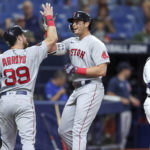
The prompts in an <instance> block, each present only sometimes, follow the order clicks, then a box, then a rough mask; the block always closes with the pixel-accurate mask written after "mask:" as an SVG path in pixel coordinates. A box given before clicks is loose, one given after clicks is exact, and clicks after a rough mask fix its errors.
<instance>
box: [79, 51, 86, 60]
mask: <svg viewBox="0 0 150 150" xmlns="http://www.w3.org/2000/svg"><path fill="white" fill-rule="evenodd" d="M84 55H85V52H84V51H82V52H81V55H80V57H81V58H82V59H83V57H84Z"/></svg>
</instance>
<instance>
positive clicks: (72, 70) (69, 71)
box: [64, 64, 77, 74]
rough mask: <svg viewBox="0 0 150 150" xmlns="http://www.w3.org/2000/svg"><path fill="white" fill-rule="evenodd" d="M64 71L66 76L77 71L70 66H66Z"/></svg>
mask: <svg viewBox="0 0 150 150" xmlns="http://www.w3.org/2000/svg"><path fill="white" fill-rule="evenodd" d="M64 70H65V72H66V73H67V74H74V73H76V71H77V67H75V66H74V65H72V64H66V65H65V67H64Z"/></svg>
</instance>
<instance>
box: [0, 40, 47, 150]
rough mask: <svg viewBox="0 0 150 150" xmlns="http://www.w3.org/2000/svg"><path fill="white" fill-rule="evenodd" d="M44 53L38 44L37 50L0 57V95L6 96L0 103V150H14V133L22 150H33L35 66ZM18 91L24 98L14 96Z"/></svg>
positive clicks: (16, 52)
mask: <svg viewBox="0 0 150 150" xmlns="http://www.w3.org/2000/svg"><path fill="white" fill-rule="evenodd" d="M47 52H48V50H47V46H46V44H45V42H42V44H41V45H40V46H32V47H29V48H26V49H17V50H15V49H14V50H7V51H6V52H4V53H3V54H2V55H0V73H1V86H2V89H1V92H2V93H3V92H6V94H3V95H2V96H1V99H0V130H1V134H2V141H3V143H2V148H1V150H14V147H15V142H16V135H17V131H18V130H19V135H20V137H21V143H22V150H35V148H34V144H35V134H36V117H35V109H34V103H33V91H34V86H35V81H36V77H37V73H38V70H39V65H40V63H41V62H42V60H43V59H44V58H45V57H46V56H47ZM19 91H22V92H23V93H26V94H21V92H20V93H18V94H17V92H19ZM24 91H26V92H24Z"/></svg>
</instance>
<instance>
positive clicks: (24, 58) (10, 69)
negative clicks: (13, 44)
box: [0, 42, 47, 93]
mask: <svg viewBox="0 0 150 150" xmlns="http://www.w3.org/2000/svg"><path fill="white" fill-rule="evenodd" d="M46 57H47V46H46V44H45V43H44V42H42V44H41V45H40V46H32V47H29V48H26V49H20V50H15V49H14V50H7V51H6V52H4V53H3V54H2V55H1V56H0V64H1V65H0V73H1V92H4V91H8V90H16V89H27V90H29V91H31V92H32V93H33V91H34V86H35V81H36V77H37V73H38V70H39V65H40V64H41V62H42V60H43V59H44V58H46Z"/></svg>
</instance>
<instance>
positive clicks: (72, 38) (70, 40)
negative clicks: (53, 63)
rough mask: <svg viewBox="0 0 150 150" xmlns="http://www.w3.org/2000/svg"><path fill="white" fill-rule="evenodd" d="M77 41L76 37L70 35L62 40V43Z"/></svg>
mask: <svg viewBox="0 0 150 150" xmlns="http://www.w3.org/2000/svg"><path fill="white" fill-rule="evenodd" d="M77 41H79V38H78V37H70V38H68V39H66V40H64V41H63V43H68V44H69V43H75V42H77Z"/></svg>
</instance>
